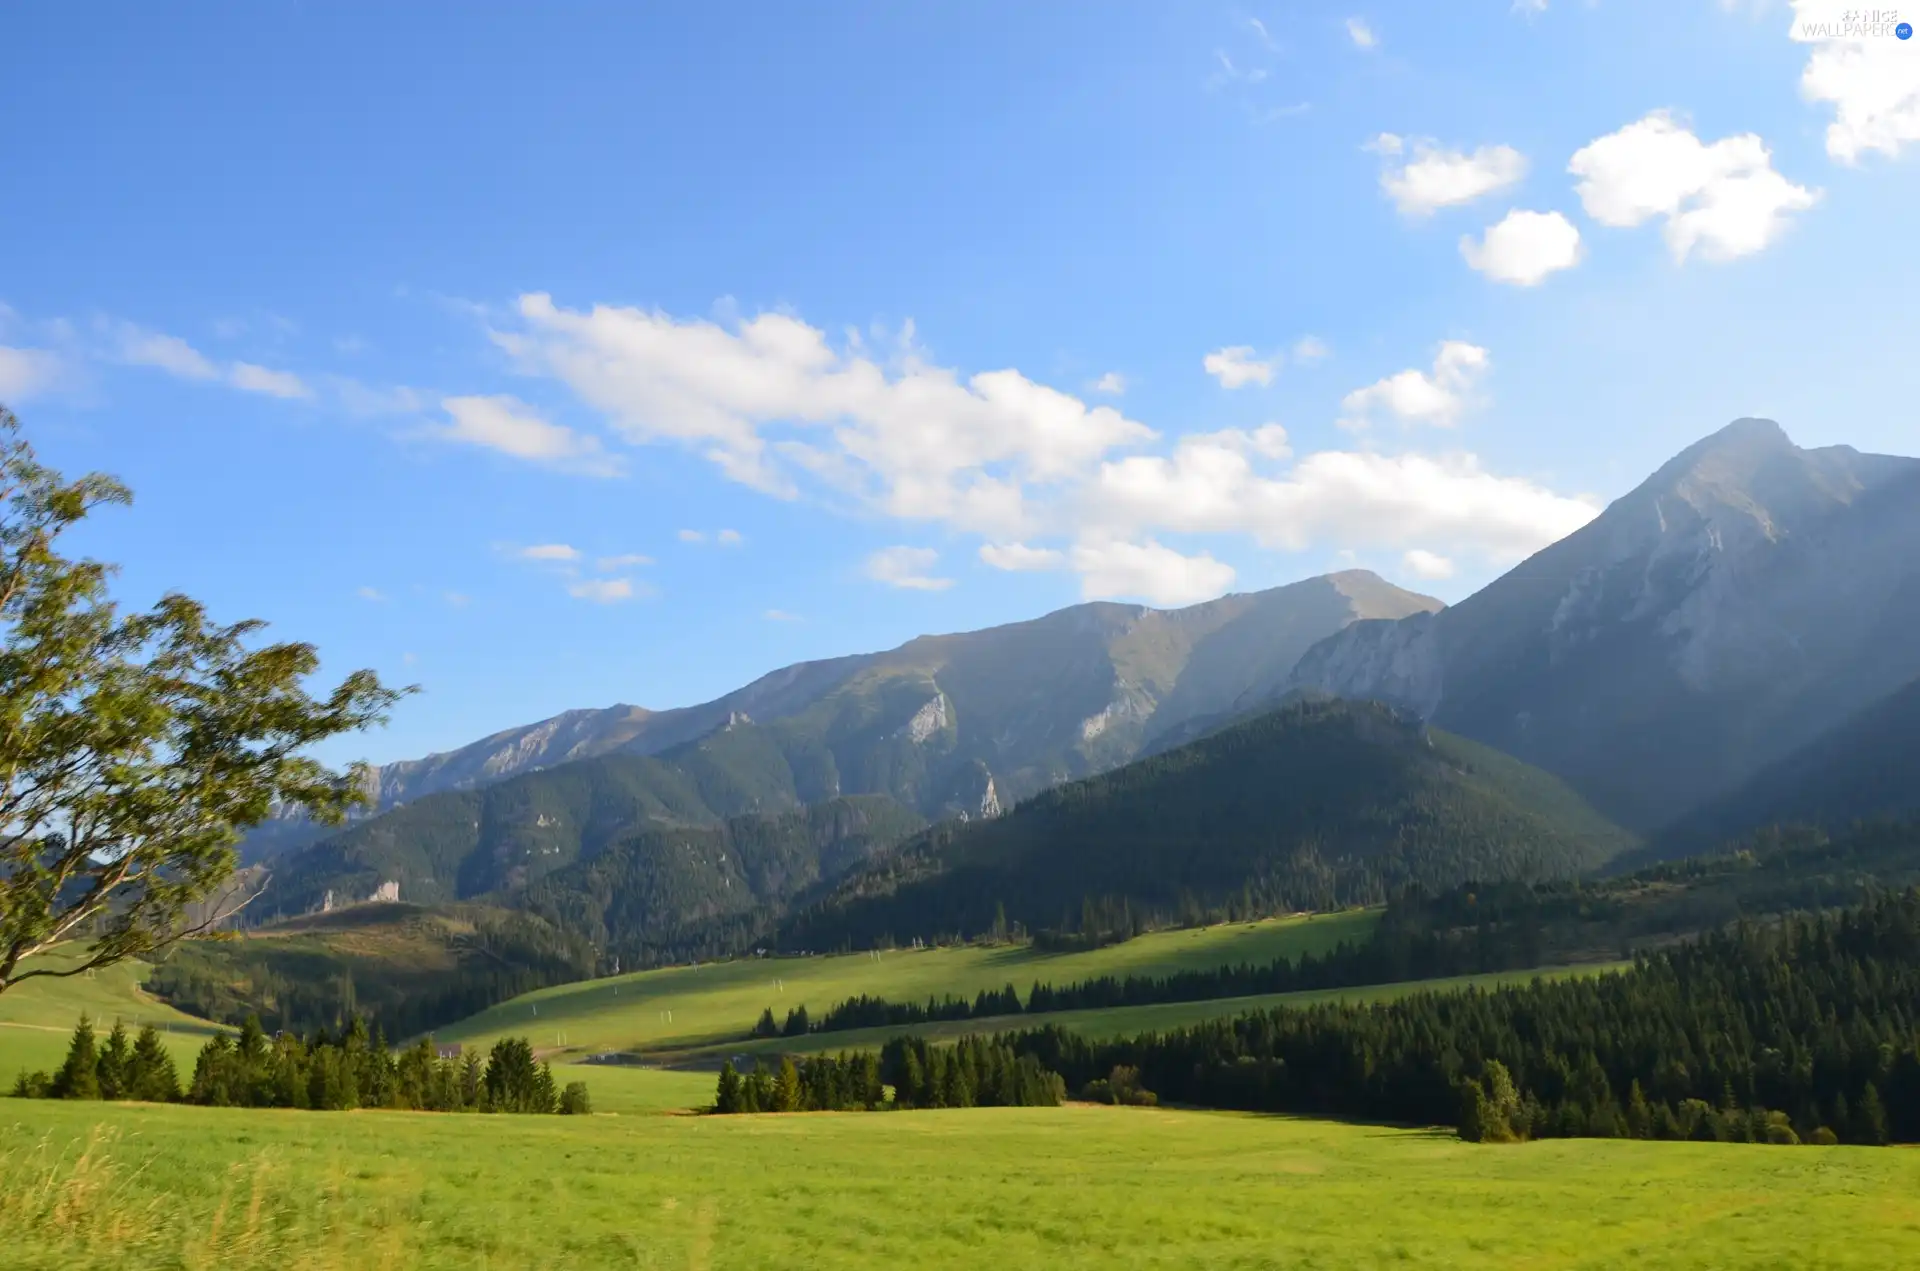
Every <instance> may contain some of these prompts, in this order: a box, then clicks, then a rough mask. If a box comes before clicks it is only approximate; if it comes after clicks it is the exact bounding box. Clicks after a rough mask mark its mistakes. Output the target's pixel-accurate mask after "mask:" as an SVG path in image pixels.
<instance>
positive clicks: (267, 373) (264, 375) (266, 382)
mask: <svg viewBox="0 0 1920 1271" xmlns="http://www.w3.org/2000/svg"><path fill="white" fill-rule="evenodd" d="M227 382H228V383H230V384H232V385H233V386H234V387H235V388H237V389H240V390H241V391H243V392H247V393H264V394H266V395H267V396H268V397H284V398H289V399H291V398H309V397H312V396H313V390H312V389H310V388H308V387H307V384H306V381H305V380H302V379H301V378H300V377H299V376H298V375H295V374H294V373H293V372H291V371H274V370H269V369H268V368H266V367H264V366H255V365H254V364H253V363H252V362H235V363H234V364H233V369H232V370H230V371H229V372H228V373H227Z"/></svg>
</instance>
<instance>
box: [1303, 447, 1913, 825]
mask: <svg viewBox="0 0 1920 1271" xmlns="http://www.w3.org/2000/svg"><path fill="white" fill-rule="evenodd" d="M1916 543H1920V460H1915V459H1909V458H1899V457H1893V456H1886V455H1869V454H1861V453H1859V452H1858V451H1855V450H1853V449H1851V448H1849V447H1845V446H1835V447H1829V448H1825V449H1818V450H1802V449H1800V448H1798V447H1796V446H1795V445H1794V444H1793V443H1792V441H1790V440H1789V439H1788V437H1787V435H1786V434H1785V433H1784V432H1783V431H1782V430H1781V429H1780V427H1779V425H1777V424H1775V423H1773V422H1771V421H1769V420H1761V419H1742V420H1738V421H1736V422H1734V423H1733V424H1731V425H1729V426H1728V427H1726V428H1725V429H1722V430H1721V431H1720V432H1718V433H1716V434H1714V435H1713V436H1711V437H1708V438H1707V439H1705V440H1704V441H1701V442H1700V443H1698V444H1697V445H1695V446H1693V447H1691V448H1689V449H1688V450H1686V451H1685V452H1683V453H1682V454H1680V455H1679V456H1678V457H1677V458H1675V459H1674V460H1673V461H1672V462H1670V463H1668V464H1667V465H1666V466H1665V467H1663V468H1662V469H1661V470H1660V471H1659V472H1657V473H1655V474H1654V475H1653V476H1652V477H1651V478H1649V479H1648V480H1647V481H1646V482H1645V483H1644V484H1643V485H1641V486H1640V487H1639V488H1638V489H1636V490H1634V491H1633V492H1632V493H1630V494H1628V495H1626V496H1624V497H1623V498H1621V499H1619V500H1618V501H1616V502H1615V503H1614V504H1613V505H1612V506H1610V507H1609V508H1607V509H1606V511H1605V512H1604V513H1602V514H1601V515H1600V516H1599V517H1598V518H1597V519H1595V520H1594V521H1592V522H1591V523H1589V524H1588V525H1587V526H1585V527H1584V528H1582V529H1581V530H1579V531H1577V532H1576V533H1574V534H1572V535H1570V536H1569V537H1567V538H1565V539H1563V540H1561V541H1560V542H1558V543H1555V544H1554V545H1553V546H1551V547H1548V548H1546V549H1545V550H1544V551H1541V552H1539V553H1537V554H1536V555H1534V556H1533V557H1531V558H1530V559H1528V560H1527V561H1526V562H1524V563H1523V564H1521V565H1520V566H1518V567H1517V568H1515V569H1513V570H1512V571H1511V572H1509V573H1507V574H1505V575H1504V576H1502V577H1501V578H1499V579H1497V580H1496V581H1494V582H1493V583H1491V584H1490V585H1488V586H1487V587H1485V588H1484V589H1482V590H1481V591H1479V592H1477V593H1476V594H1474V595H1473V596H1472V597H1470V598H1468V599H1467V600H1465V601H1462V602H1461V603H1460V604H1458V605H1455V606H1453V607H1452V608H1449V609H1446V610H1443V611H1441V612H1438V613H1422V614H1416V615H1413V616H1412V617H1410V618H1407V619H1403V620H1400V621H1386V622H1358V623H1354V624H1352V625H1351V626H1349V627H1348V628H1346V629H1345V630H1343V631H1341V632H1340V633H1338V634H1337V635H1335V636H1333V637H1330V638H1329V639H1327V640H1325V641H1323V642H1321V643H1320V644H1318V645H1316V646H1315V647H1314V648H1313V649H1312V650H1310V651H1309V652H1308V653H1307V654H1306V655H1305V656H1304V657H1302V658H1301V660H1300V662H1299V664H1298V666H1297V667H1296V668H1295V670H1294V673H1293V675H1292V677H1291V678H1290V681H1289V687H1292V688H1307V689H1319V690H1323V691H1327V692H1331V693H1335V694H1338V695H1340V696H1342V697H1350V698H1373V699H1380V700H1385V701H1390V702H1393V703H1396V704H1398V705H1402V706H1404V707H1407V708H1409V709H1412V710H1414V711H1416V712H1417V713H1419V714H1420V715H1421V716H1422V717H1423V718H1426V719H1428V720H1430V721H1431V722H1432V723H1434V724H1435V725H1437V726H1439V727H1442V728H1445V729H1447V730H1449V731H1452V732H1455V733H1459V734H1461V735H1464V736H1467V737H1472V738H1474V739H1476V740H1478V741H1481V742H1484V743H1485V744H1487V745H1490V746H1493V747H1496V748H1498V749H1500V750H1502V751H1504V752H1506V753H1508V754H1510V755H1514V756H1516V757H1518V758H1520V759H1523V760H1525V761H1526V762H1528V763H1530V764H1535V765H1537V766H1539V767H1542V768H1545V769H1547V770H1548V771H1550V772H1554V773H1557V774H1558V775H1560V776H1561V777H1564V778H1565V779H1566V780H1567V781H1568V782H1569V783H1570V784H1572V785H1573V786H1574V787H1575V788H1576V789H1578V790H1580V791H1581V793H1582V794H1584V795H1585V796H1586V797H1587V798H1588V799H1589V800H1591V801H1592V802H1593V804H1594V805H1595V806H1596V807H1598V808H1600V809H1601V810H1602V811H1604V812H1606V813H1607V814H1608V815H1609V816H1611V817H1612V818H1613V819H1615V820H1617V821H1619V822H1620V823H1622V824H1624V825H1628V826H1632V827H1634V828H1636V829H1641V830H1651V829H1654V828H1656V827H1658V826H1661V825H1664V824H1666V823H1668V822H1671V821H1673V820H1674V819H1676V818H1678V817H1679V816H1681V815H1683V814H1684V813H1686V812H1687V811H1689V810H1690V809H1692V808H1694V807H1695V806H1697V805H1700V804H1702V803H1703V802H1706V801H1708V800H1710V799H1713V798H1716V797H1719V796H1721V795H1723V794H1726V793H1728V792H1729V791H1731V790H1733V789H1734V788H1736V787H1737V786H1738V785H1739V784H1740V783H1741V782H1742V781H1745V780H1747V779H1749V778H1751V777H1753V776H1754V775H1755V774H1756V773H1757V772H1759V771H1760V770H1761V769H1762V768H1764V767H1765V766H1766V765H1768V764H1770V763H1773V762H1775V761H1777V760H1780V759H1782V758H1784V757H1785V756H1787V755H1789V754H1791V753H1792V752H1793V751H1794V750H1796V749H1797V748H1799V747H1801V746H1804V745H1806V744H1807V743H1809V742H1811V741H1812V740H1813V739H1814V738H1815V737H1817V736H1819V735H1820V734H1821V733H1822V732H1823V731H1825V730H1826V729H1829V728H1832V727H1834V726H1836V725H1837V724H1839V723H1840V722H1841V721H1843V720H1845V719H1847V718H1848V717H1849V716H1851V715H1853V714H1854V713H1855V712H1857V711H1860V710H1862V709H1864V708H1865V707H1867V706H1868V705H1870V704H1871V703H1873V702H1874V701H1877V700H1879V699H1881V698H1883V697H1885V696H1887V695H1888V694H1890V693H1892V692H1893V691H1894V690H1895V689H1897V688H1898V687H1900V686H1901V685H1904V684H1906V683H1908V682H1910V681H1911V680H1913V679H1914V678H1916V677H1920V555H1917V554H1916V553H1915V552H1914V550H1913V548H1914V545H1915V544H1916Z"/></svg>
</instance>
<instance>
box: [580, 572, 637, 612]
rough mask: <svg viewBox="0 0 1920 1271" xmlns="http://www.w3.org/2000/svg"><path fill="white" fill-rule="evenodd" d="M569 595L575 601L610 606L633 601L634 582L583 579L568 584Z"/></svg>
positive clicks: (626, 579)
mask: <svg viewBox="0 0 1920 1271" xmlns="http://www.w3.org/2000/svg"><path fill="white" fill-rule="evenodd" d="M567 594H568V595H569V596H572V597H573V598H574V599H575V600H591V601H593V602H594V603H595V604H597V605H610V604H613V603H615V602H616V601H621V600H632V599H633V595H634V588H633V580H632V579H630V578H582V579H580V580H578V581H577V582H571V583H568V584H567Z"/></svg>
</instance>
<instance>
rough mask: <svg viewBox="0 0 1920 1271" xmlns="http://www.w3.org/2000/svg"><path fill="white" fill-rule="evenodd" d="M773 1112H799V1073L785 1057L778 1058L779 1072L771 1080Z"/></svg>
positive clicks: (790, 1060)
mask: <svg viewBox="0 0 1920 1271" xmlns="http://www.w3.org/2000/svg"><path fill="white" fill-rule="evenodd" d="M773 1110H774V1111H775V1112H798V1111H800V1072H799V1070H798V1069H796V1068H795V1067H794V1066H793V1060H792V1059H791V1058H789V1057H788V1056H786V1055H782V1056H780V1070H779V1072H778V1074H777V1075H775V1077H774V1079H773Z"/></svg>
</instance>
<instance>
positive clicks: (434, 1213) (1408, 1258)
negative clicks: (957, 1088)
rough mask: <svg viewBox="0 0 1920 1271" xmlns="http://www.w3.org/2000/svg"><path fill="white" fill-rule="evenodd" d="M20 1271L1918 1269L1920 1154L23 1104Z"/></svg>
mask: <svg viewBox="0 0 1920 1271" xmlns="http://www.w3.org/2000/svg"><path fill="white" fill-rule="evenodd" d="M0 1241H4V1247H5V1250H6V1253H5V1264H6V1265H7V1266H8V1267H9V1268H13V1269H15V1271H56V1269H57V1271H78V1269H84V1268H114V1269H116V1271H119V1269H123V1268H160V1267H167V1268H174V1267H179V1268H188V1269H199V1268H208V1269H211V1268H215V1267H219V1268H236V1269H239V1271H247V1269H250V1268H269V1267H270V1268H273V1269H274V1271H323V1269H334V1268H348V1267H351V1268H361V1267H383V1268H393V1269H395V1271H399V1269H401V1268H416V1267H418V1268H436V1269H437V1268H460V1269H462V1271H466V1269H471V1271H481V1269H483V1268H484V1269H485V1271H512V1269H515V1268H533V1267H568V1268H601V1267H622V1268H630V1267H645V1268H689V1269H697V1271H718V1269H730V1268H739V1269H742V1271H747V1269H753V1271H759V1269H762V1268H774V1267H823V1268H829V1267H830V1268H861V1267H889V1268H891V1267H897V1266H912V1267H971V1266H1002V1267H1050V1268H1052V1267H1059V1268H1076V1267H1102V1268H1108V1267H1120V1268H1174V1267H1180V1268H1190V1267H1198V1268H1229V1267H1232V1268H1253V1267H1275V1268H1280V1267H1286V1268H1295V1267H1303V1268H1304V1267H1311V1268H1320V1269H1322V1271H1343V1269H1346V1268H1373V1267H1385V1266H1394V1267H1413V1268H1421V1267H1426V1268H1441V1267H1473V1268H1483V1267H1490V1268H1516V1269H1517V1268H1529V1269H1533V1271H1547V1269H1574V1268H1580V1269H1592V1271H1599V1269H1601V1268H1605V1269H1608V1271H1611V1269H1613V1268H1618V1267H1626V1266H1632V1267H1642V1268H1701V1269H1705V1268H1727V1267H1823V1268H1863V1269H1864V1268H1874V1269H1875V1271H1880V1269H1884V1268H1890V1267H1901V1266H1913V1265H1916V1264H1920V1153H1915V1152H1911V1151H1903V1150H1898V1149H1873V1148H1806V1147H1800V1148H1769V1147H1753V1146H1734V1145H1713V1144H1690V1143H1645V1142H1640V1143H1635V1142H1619V1141H1602V1140H1558V1141H1552V1142H1546V1143H1538V1144H1529V1145H1524V1146H1519V1147H1476V1146H1472V1145H1468V1144H1464V1143H1461V1142H1459V1141H1457V1140H1455V1139H1453V1138H1451V1137H1450V1136H1447V1135H1443V1134H1440V1133H1432V1132H1421V1131H1411V1130H1395V1129H1383V1128H1378V1127H1371V1126H1354V1125H1345V1124H1340V1123H1335V1122H1320V1121H1306V1120H1297V1119H1292V1118H1281V1117H1256V1116H1239V1115H1231V1114H1221V1113H1197V1112H1179V1111H1168V1110H1157V1111H1144V1110H1135V1109H1120V1108H1095V1107H1084V1106H1082V1107H1067V1108H1059V1109H1029V1108H1018V1109H1015V1108H1007V1109H973V1110H968V1111H949V1112H912V1113H851V1114H842V1115H833V1114H817V1115H809V1116H784V1117H774V1116H767V1117H661V1116H653V1117H589V1118H578V1119H576V1118H560V1117H551V1118H549V1117H540V1118H535V1117H478V1116H452V1115H433V1114H407V1113H300V1112H243V1111H236V1110H225V1109H199V1108H186V1107H144V1106H130V1105H122V1106H112V1105H101V1104H90V1105H89V1104H60V1103H47V1102H28V1101H7V1102H5V1103H0Z"/></svg>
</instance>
